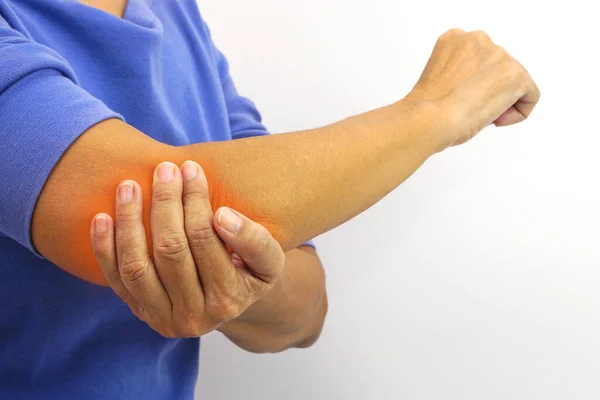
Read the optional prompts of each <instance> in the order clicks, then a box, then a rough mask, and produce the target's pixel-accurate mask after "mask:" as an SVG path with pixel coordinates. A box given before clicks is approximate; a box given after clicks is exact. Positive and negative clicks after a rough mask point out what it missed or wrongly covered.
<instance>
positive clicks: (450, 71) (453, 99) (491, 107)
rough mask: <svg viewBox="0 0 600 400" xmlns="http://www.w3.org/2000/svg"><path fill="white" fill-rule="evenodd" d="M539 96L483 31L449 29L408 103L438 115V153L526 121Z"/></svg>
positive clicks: (519, 68) (520, 69) (523, 73)
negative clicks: (488, 128) (488, 130)
mask: <svg viewBox="0 0 600 400" xmlns="http://www.w3.org/2000/svg"><path fill="white" fill-rule="evenodd" d="M539 97H540V92H539V90H538V88H537V86H536V84H535V82H534V81H533V80H532V79H531V77H530V76H529V74H528V73H527V71H526V70H525V68H523V66H521V64H519V63H518V62H517V61H516V60H515V59H514V58H513V57H511V56H510V54H508V52H507V51H506V50H505V49H503V48H502V47H500V46H498V45H496V44H495V43H494V42H492V40H491V39H490V38H489V36H488V35H487V34H486V33H485V32H483V31H475V32H465V31H463V30H460V29H452V30H450V31H448V32H446V33H445V34H443V35H442V36H441V37H440V38H439V39H438V41H437V43H436V45H435V48H434V50H433V53H432V55H431V57H430V59H429V61H428V63H427V65H426V67H425V70H424V71H423V74H422V75H421V77H420V79H419V81H418V82H417V84H416V85H415V87H414V89H413V90H412V92H411V93H410V94H409V95H408V96H407V99H412V100H416V101H419V102H424V103H426V104H427V105H430V106H434V107H435V108H436V109H439V110H440V112H439V113H438V115H440V119H439V121H438V124H439V125H438V126H436V128H437V130H438V134H439V139H440V140H441V143H440V149H444V148H446V147H449V146H454V145H457V144H461V143H464V142H466V141H467V140H469V139H471V138H472V137H473V136H475V135H476V134H477V133H478V132H479V131H481V130H482V129H483V128H485V127H486V126H488V125H490V124H492V123H494V124H495V125H496V126H505V125H511V124H515V123H518V122H521V121H523V120H524V119H526V118H527V117H528V116H529V114H530V113H531V111H532V110H533V108H534V107H535V105H536V103H537V102H538V100H539Z"/></svg>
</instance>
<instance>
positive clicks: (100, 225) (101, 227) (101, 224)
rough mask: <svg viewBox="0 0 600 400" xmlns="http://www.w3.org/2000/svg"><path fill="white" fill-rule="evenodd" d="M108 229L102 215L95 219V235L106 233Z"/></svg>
mask: <svg viewBox="0 0 600 400" xmlns="http://www.w3.org/2000/svg"><path fill="white" fill-rule="evenodd" d="M107 229H108V220H107V219H106V217H105V216H104V215H99V216H97V217H96V233H102V232H106V230H107Z"/></svg>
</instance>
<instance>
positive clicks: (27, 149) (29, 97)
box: [0, 17, 119, 251]
mask: <svg viewBox="0 0 600 400" xmlns="http://www.w3.org/2000/svg"><path fill="white" fill-rule="evenodd" d="M118 117H119V115H118V114H116V113H114V112H113V111H111V110H109V109H108V108H107V107H106V106H105V105H104V104H103V103H102V102H100V101H98V100H97V99H95V98H93V97H92V96H90V95H89V93H87V92H86V91H85V90H83V89H82V88H81V87H80V86H79V85H78V83H77V79H76V77H75V74H74V73H73V71H72V69H71V68H70V66H69V65H68V63H67V62H66V61H65V60H64V59H63V58H62V57H60V56H59V55H58V54H57V53H55V52H54V51H53V50H51V49H50V48H48V47H46V46H42V45H39V44H37V43H35V42H33V41H31V40H29V39H28V38H26V37H24V36H23V35H22V34H21V33H19V32H17V31H16V30H14V29H12V28H11V27H10V26H9V25H8V23H7V22H6V21H5V20H4V19H2V18H1V17H0V140H1V146H2V149H3V151H2V156H1V157H0V169H1V170H2V171H3V172H2V174H0V185H1V187H2V189H1V190H2V192H1V195H0V233H1V234H3V235H5V236H8V237H10V238H12V239H14V240H15V241H17V242H19V243H21V244H22V245H23V246H26V247H28V248H29V249H30V250H31V251H34V246H33V243H32V240H31V235H30V223H31V218H32V215H33V210H34V207H35V204H36V202H37V199H38V196H39V194H40V193H41V191H42V188H43V187H44V184H45V182H46V180H47V178H48V176H49V175H50V173H51V171H52V169H53V168H54V166H55V164H56V163H57V162H58V160H59V159H60V157H61V156H62V154H63V153H64V152H65V150H66V149H67V148H68V147H69V146H70V145H71V143H72V142H73V141H75V140H76V139H77V137H79V135H81V133H82V132H84V131H86V130H87V129H88V128H90V127H91V126H93V125H95V124H97V123H98V122H100V121H103V120H105V119H107V118H118Z"/></svg>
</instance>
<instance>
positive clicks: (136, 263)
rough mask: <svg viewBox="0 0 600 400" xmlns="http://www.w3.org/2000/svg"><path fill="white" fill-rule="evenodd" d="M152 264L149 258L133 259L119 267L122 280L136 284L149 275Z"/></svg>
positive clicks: (128, 259) (127, 260) (127, 259)
mask: <svg viewBox="0 0 600 400" xmlns="http://www.w3.org/2000/svg"><path fill="white" fill-rule="evenodd" d="M149 266H150V263H149V261H148V258H147V257H131V258H126V261H124V262H123V263H121V264H120V265H119V272H120V274H121V280H123V282H127V283H136V282H138V281H139V280H140V279H142V278H143V277H144V276H145V275H146V274H147V273H148V268H149Z"/></svg>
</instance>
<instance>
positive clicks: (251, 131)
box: [204, 24, 316, 249]
mask: <svg viewBox="0 0 600 400" xmlns="http://www.w3.org/2000/svg"><path fill="white" fill-rule="evenodd" d="M204 26H205V29H206V31H207V35H208V37H209V39H210V37H211V35H210V30H209V28H208V26H207V25H206V24H204ZM210 43H211V46H212V50H213V55H214V58H215V62H216V64H217V68H218V70H219V76H220V78H221V85H222V86H223V94H224V95H225V103H226V105H227V112H228V114H229V126H230V128H231V136H232V138H233V139H234V140H235V139H241V138H247V137H251V136H263V135H268V134H269V132H268V131H267V128H265V126H264V125H263V123H262V118H261V115H260V113H259V112H258V109H257V108H256V105H255V104H254V103H253V102H252V101H251V100H250V99H248V98H246V97H244V96H241V95H240V94H239V93H238V91H237V88H236V87H235V84H234V83H233V79H231V75H230V74H229V63H228V62H227V58H226V57H225V55H224V54H223V53H222V52H221V51H220V50H219V49H218V48H217V47H216V46H215V45H214V43H213V41H212V39H210ZM303 246H310V247H313V248H315V249H316V246H315V244H314V243H313V241H312V240H310V241H308V242H306V243H304V244H303Z"/></svg>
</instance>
